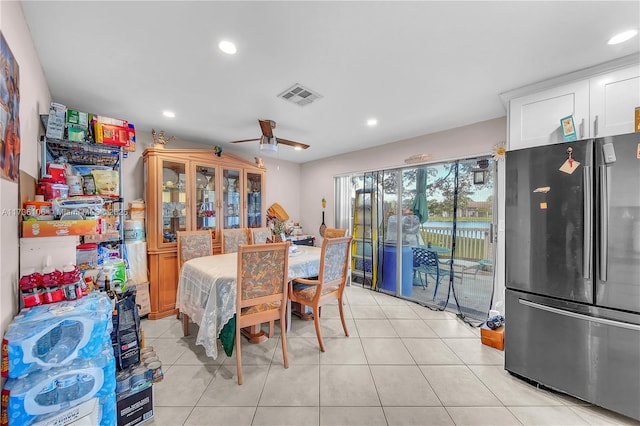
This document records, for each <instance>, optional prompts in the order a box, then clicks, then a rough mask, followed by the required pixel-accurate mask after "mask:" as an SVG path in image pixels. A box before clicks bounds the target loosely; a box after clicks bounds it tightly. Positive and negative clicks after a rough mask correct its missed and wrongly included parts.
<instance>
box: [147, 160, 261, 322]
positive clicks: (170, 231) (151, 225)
mask: <svg viewBox="0 0 640 426" xmlns="http://www.w3.org/2000/svg"><path fill="white" fill-rule="evenodd" d="M143 158H144V169H145V170H144V175H145V185H144V187H145V201H146V208H147V223H146V228H147V229H146V231H147V254H148V261H149V262H148V264H149V284H150V285H149V292H150V295H151V311H150V313H149V318H150V319H158V318H163V317H166V316H169V315H172V314H174V313H175V312H176V308H175V305H176V291H177V288H178V278H179V276H178V258H177V247H176V232H177V231H196V230H210V231H211V238H212V240H213V250H214V253H219V252H220V251H221V236H222V235H221V233H222V230H223V229H228V228H243V227H244V228H258V227H261V226H265V222H266V218H265V210H266V209H265V206H264V203H265V192H264V189H265V173H266V170H265V169H264V168H259V167H258V166H257V165H255V164H254V163H251V162H249V161H247V160H244V159H241V158H238V157H234V156H231V155H229V154H224V153H223V154H222V155H221V156H220V157H217V156H216V155H215V154H214V151H213V150H205V149H158V148H151V149H147V150H145V151H144V154H143Z"/></svg>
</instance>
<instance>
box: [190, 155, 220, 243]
mask: <svg viewBox="0 0 640 426" xmlns="http://www.w3.org/2000/svg"><path fill="white" fill-rule="evenodd" d="M193 182H195V191H196V195H195V202H196V204H195V206H194V207H195V230H197V231H204V230H211V232H212V235H213V238H214V239H215V237H216V216H217V207H216V168H215V167H211V166H199V165H196V167H195V178H194V179H193Z"/></svg>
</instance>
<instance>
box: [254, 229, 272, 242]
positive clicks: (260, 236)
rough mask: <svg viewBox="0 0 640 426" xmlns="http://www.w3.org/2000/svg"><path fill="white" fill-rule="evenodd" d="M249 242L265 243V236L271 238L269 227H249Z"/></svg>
mask: <svg viewBox="0 0 640 426" xmlns="http://www.w3.org/2000/svg"><path fill="white" fill-rule="evenodd" d="M250 231H251V244H266V243H267V238H271V235H272V234H271V228H267V227H264V228H250Z"/></svg>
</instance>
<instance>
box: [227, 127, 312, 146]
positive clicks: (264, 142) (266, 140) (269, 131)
mask: <svg viewBox="0 0 640 426" xmlns="http://www.w3.org/2000/svg"><path fill="white" fill-rule="evenodd" d="M258 123H259V124H260V129H261V130H262V136H261V137H260V138H255V139H243V140H240V141H232V142H231V143H240V142H252V141H260V150H261V151H272V152H277V151H278V145H280V144H282V145H289V146H292V147H294V148H295V149H307V148H309V145H306V144H304V143H300V142H295V141H290V140H289V139H282V138H276V137H275V136H274V135H273V129H275V128H276V122H275V121H273V120H258Z"/></svg>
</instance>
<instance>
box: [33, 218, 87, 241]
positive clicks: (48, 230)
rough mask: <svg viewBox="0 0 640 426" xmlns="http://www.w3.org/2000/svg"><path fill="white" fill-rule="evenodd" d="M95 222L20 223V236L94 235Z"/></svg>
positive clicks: (40, 221) (49, 221)
mask: <svg viewBox="0 0 640 426" xmlns="http://www.w3.org/2000/svg"><path fill="white" fill-rule="evenodd" d="M97 233H98V224H97V221H95V220H92V219H84V220H34V221H31V220H28V221H25V222H22V236H23V237H25V238H30V237H55V236H61V235H96V234H97Z"/></svg>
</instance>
